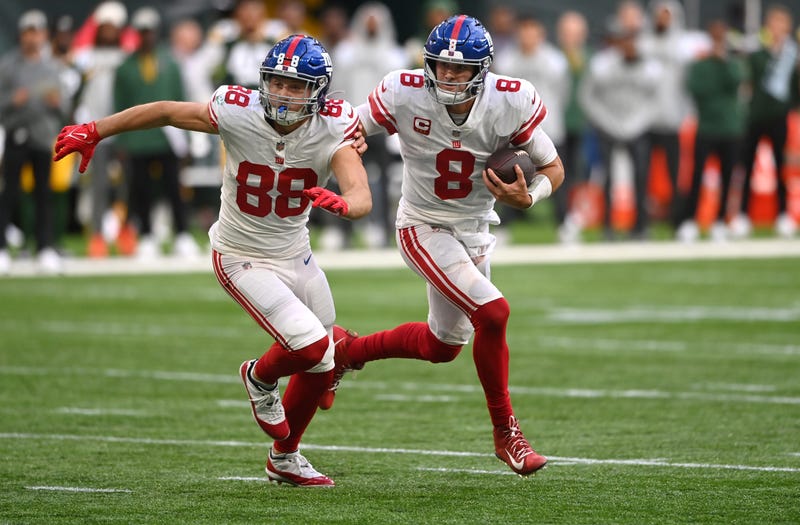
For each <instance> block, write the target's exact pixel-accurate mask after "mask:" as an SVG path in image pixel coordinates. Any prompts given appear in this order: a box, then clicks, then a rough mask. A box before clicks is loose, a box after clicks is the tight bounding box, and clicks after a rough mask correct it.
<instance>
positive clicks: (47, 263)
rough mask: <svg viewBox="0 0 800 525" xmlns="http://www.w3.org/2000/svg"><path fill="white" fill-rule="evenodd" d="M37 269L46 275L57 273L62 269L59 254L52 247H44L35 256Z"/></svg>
mask: <svg viewBox="0 0 800 525" xmlns="http://www.w3.org/2000/svg"><path fill="white" fill-rule="evenodd" d="M36 261H37V263H38V264H39V271H40V272H42V273H43V274H46V275H57V274H60V273H61V272H63V271H64V268H63V264H62V262H61V256H60V255H59V254H58V252H57V251H55V250H54V249H53V248H45V249H43V250H42V251H40V252H39V255H38V256H37V257H36Z"/></svg>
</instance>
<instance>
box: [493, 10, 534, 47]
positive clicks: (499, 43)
mask: <svg viewBox="0 0 800 525" xmlns="http://www.w3.org/2000/svg"><path fill="white" fill-rule="evenodd" d="M527 18H530V17H527ZM486 25H487V27H488V29H489V33H490V34H491V35H492V42H493V43H494V55H495V56H496V57H498V58H500V57H501V56H502V55H503V54H504V53H505V52H506V50H507V49H510V48H513V47H514V43H515V40H516V38H517V27H516V26H517V13H516V11H515V10H514V8H513V7H511V6H510V5H507V4H497V5H495V6H493V7H492V8H491V9H490V10H489V20H488V21H487V24H486Z"/></svg>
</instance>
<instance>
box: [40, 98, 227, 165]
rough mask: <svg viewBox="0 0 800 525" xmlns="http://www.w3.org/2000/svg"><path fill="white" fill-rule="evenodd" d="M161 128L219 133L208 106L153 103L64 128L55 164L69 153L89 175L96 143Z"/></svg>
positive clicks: (58, 139) (202, 104) (192, 103)
mask: <svg viewBox="0 0 800 525" xmlns="http://www.w3.org/2000/svg"><path fill="white" fill-rule="evenodd" d="M162 126H175V127H176V128H181V129H186V130H190V131H203V132H205V133H217V129H216V128H215V127H214V126H213V125H212V124H211V120H210V119H209V116H208V109H207V106H206V104H204V103H200V102H176V101H170V100H164V101H159V102H151V103H149V104H142V105H139V106H134V107H132V108H128V109H126V110H124V111H120V112H119V113H114V114H113V115H109V116H108V117H105V118H102V119H100V120H98V121H96V122H89V123H86V124H76V125H73V126H65V127H64V128H63V129H62V130H61V133H60V134H59V135H58V138H57V139H56V145H55V155H54V156H53V160H56V161H57V160H61V159H62V158H64V157H66V156H67V155H69V154H70V153H75V152H78V153H80V154H81V164H80V167H79V169H78V170H79V171H80V172H81V173H83V172H84V171H86V166H87V165H88V164H89V160H91V158H92V155H94V149H95V147H97V143H98V142H100V141H101V140H102V139H104V138H106V137H110V136H111V135H116V134H118V133H124V132H126V131H135V130H140V129H150V128H157V127H162Z"/></svg>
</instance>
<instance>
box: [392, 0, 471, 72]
mask: <svg viewBox="0 0 800 525" xmlns="http://www.w3.org/2000/svg"><path fill="white" fill-rule="evenodd" d="M456 11H458V3H457V2H456V1H455V0H426V2H425V3H424V4H423V5H422V19H421V22H422V26H421V27H420V29H419V32H418V33H417V35H416V36H412V37H411V38H409V39H408V40H407V41H406V42H405V44H404V45H405V48H406V53H408V56H409V57H410V58H411V68H421V67H423V65H424V60H423V57H422V48H423V46H424V45H425V42H426V41H427V39H428V35H430V34H431V31H432V30H433V28H434V27H436V26H437V25H439V24H440V23H442V22H444V21H445V20H447V19H448V18H449V17H450V16H452V15H454V14H456Z"/></svg>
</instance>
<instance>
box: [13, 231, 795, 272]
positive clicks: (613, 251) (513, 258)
mask: <svg viewBox="0 0 800 525" xmlns="http://www.w3.org/2000/svg"><path fill="white" fill-rule="evenodd" d="M314 257H315V258H316V259H317V263H318V264H319V265H320V266H321V267H322V268H324V269H326V270H359V269H382V268H405V263H404V262H403V260H402V259H401V257H400V253H399V251H398V250H397V249H395V248H384V249H380V250H345V251H326V250H315V251H314ZM786 257H800V239H772V238H770V239H748V240H742V241H736V242H727V243H714V242H698V243H694V244H686V243H681V242H677V241H645V242H617V243H606V242H597V243H586V244H577V245H562V244H528V245H512V246H502V247H499V248H497V249H496V250H495V252H494V254H493V255H492V264H493V265H507V264H557V263H605V262H635V261H678V260H701V259H766V258H786ZM211 271H212V268H211V258H210V257H208V256H205V255H204V256H201V257H197V258H193V259H185V258H176V257H172V256H165V257H159V258H157V259H154V260H149V261H142V260H138V259H136V258H130V257H110V258H107V259H89V258H82V257H80V258H79V257H67V258H65V260H64V275H66V276H81V275H139V274H179V273H199V272H203V273H205V272H211ZM10 275H11V276H14V277H32V276H37V275H38V274H37V272H36V266H35V264H34V263H33V261H32V260H15V261H13V263H12V266H11V272H10Z"/></svg>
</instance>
